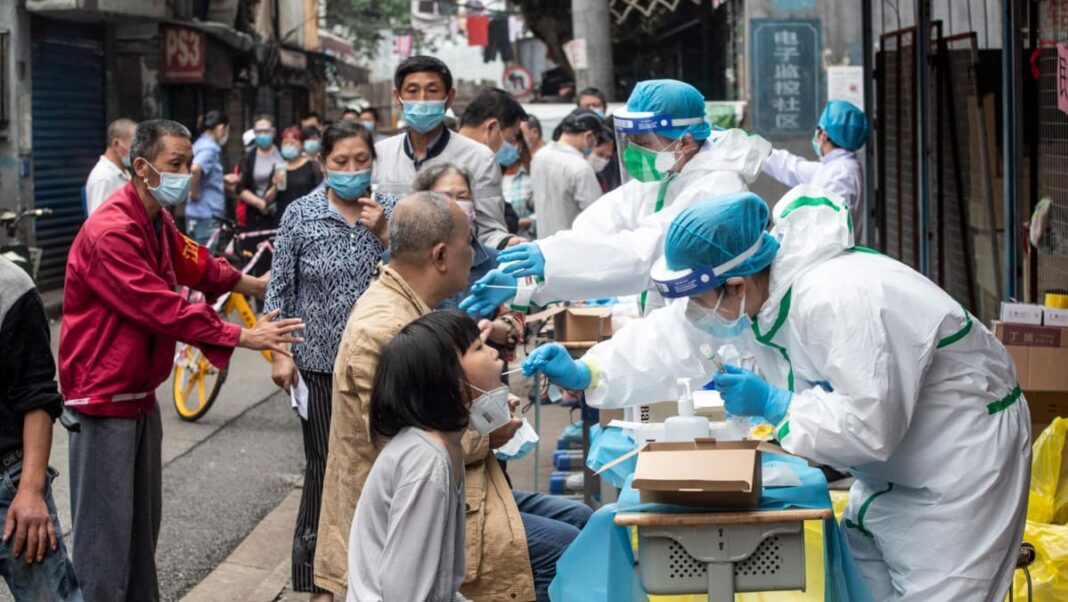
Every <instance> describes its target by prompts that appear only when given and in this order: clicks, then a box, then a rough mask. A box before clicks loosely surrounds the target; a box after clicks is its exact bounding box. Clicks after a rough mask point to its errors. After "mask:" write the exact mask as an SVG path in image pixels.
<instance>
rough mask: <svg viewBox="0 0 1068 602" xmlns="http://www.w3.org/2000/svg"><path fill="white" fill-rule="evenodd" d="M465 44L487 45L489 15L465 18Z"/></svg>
mask: <svg viewBox="0 0 1068 602" xmlns="http://www.w3.org/2000/svg"><path fill="white" fill-rule="evenodd" d="M467 45H468V46H482V47H483V48H485V47H486V46H488V45H489V17H486V16H481V15H478V16H472V17H468V18H467Z"/></svg>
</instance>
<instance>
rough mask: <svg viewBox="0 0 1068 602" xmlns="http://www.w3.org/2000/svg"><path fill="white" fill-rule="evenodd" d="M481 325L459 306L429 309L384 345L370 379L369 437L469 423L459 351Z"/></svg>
mask: <svg viewBox="0 0 1068 602" xmlns="http://www.w3.org/2000/svg"><path fill="white" fill-rule="evenodd" d="M478 336H479V332H478V325H476V324H475V321H474V320H472V319H471V318H470V317H468V316H467V315H466V314H464V313H462V312H459V311H451V310H442V311H434V312H431V313H429V314H427V315H425V316H423V317H421V318H419V319H417V320H416V321H414V322H412V323H411V324H408V325H407V326H405V327H404V328H402V329H401V331H400V332H398V333H397V336H395V337H393V340H392V341H390V342H389V344H388V345H386V347H385V349H383V350H382V355H381V356H380V357H379V360H378V368H377V369H376V370H375V377H374V381H373V383H372V385H371V411H370V430H371V440H372V442H373V443H374V445H375V446H376V447H380V446H381V443H382V439H390V438H392V437H394V436H396V434H397V433H399V432H400V431H401V429H403V428H405V427H409V426H414V427H417V428H420V429H424V430H435V431H459V430H462V429H465V428H467V419H468V415H469V410H468V404H467V400H466V398H465V395H464V393H463V391H464V387H463V386H462V385H461V382H462V380H463V378H464V370H463V367H462V366H461V365H460V356H461V355H463V354H464V353H465V352H466V351H467V348H468V347H470V346H471V343H474V342H475V340H476V339H478Z"/></svg>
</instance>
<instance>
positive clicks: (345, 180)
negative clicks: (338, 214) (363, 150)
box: [326, 169, 371, 202]
mask: <svg viewBox="0 0 1068 602" xmlns="http://www.w3.org/2000/svg"><path fill="white" fill-rule="evenodd" d="M370 186H371V170H370V169H364V170H362V171H330V170H327V172H326V187H327V188H329V189H330V190H333V191H334V194H335V195H337V197H338V198H339V199H341V200H343V201H349V202H351V201H355V200H356V199H358V198H360V195H361V194H363V193H364V192H366V191H367V188H368V187H370Z"/></svg>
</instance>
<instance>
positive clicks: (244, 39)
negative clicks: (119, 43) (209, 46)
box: [160, 19, 256, 52]
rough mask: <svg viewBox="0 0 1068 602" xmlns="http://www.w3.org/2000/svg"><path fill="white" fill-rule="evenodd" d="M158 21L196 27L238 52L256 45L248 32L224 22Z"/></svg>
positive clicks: (194, 20)
mask: <svg viewBox="0 0 1068 602" xmlns="http://www.w3.org/2000/svg"><path fill="white" fill-rule="evenodd" d="M160 23H163V24H166V25H175V26H178V27H188V28H190V29H196V30H198V31H203V32H204V33H206V34H208V35H210V36H212V37H213V38H215V39H217V40H219V41H220V42H222V43H224V44H226V45H227V46H229V47H231V48H233V49H235V50H238V51H240V52H248V51H250V50H252V49H253V48H255V47H256V40H255V39H254V38H253V37H252V36H251V35H249V34H247V33H245V32H242V31H238V30H236V29H234V28H233V27H230V26H229V25H226V24H225V23H217V22H215V21H199V20H196V19H193V20H192V21H175V20H170V19H167V20H163V21H160Z"/></svg>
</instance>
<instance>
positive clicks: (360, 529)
mask: <svg viewBox="0 0 1068 602" xmlns="http://www.w3.org/2000/svg"><path fill="white" fill-rule="evenodd" d="M451 473H452V468H451V462H450V460H449V454H448V452H447V451H446V450H445V448H444V447H443V446H442V445H441V444H440V443H439V442H437V441H435V440H434V439H433V438H432V437H431V436H430V435H429V434H427V433H426V432H424V431H422V430H420V429H417V428H406V429H404V430H402V431H401V432H400V433H398V434H397V436H396V437H394V438H393V439H392V440H390V442H389V443H387V444H386V446H385V447H384V448H382V452H381V453H380V454H378V458H376V459H375V463H374V465H373V466H372V467H371V473H370V474H369V475H368V477H367V482H366V484H364V487H363V492H362V493H361V494H360V501H359V503H358V504H357V505H356V515H355V517H354V518H353V520H352V530H351V531H350V532H349V591H348V602H394V601H399V600H404V601H405V602H423V601H426V602H452V601H454V600H459V599H462V598H461V597H458V596H457V592H458V591H459V589H460V584H462V583H463V580H464V571H465V569H464V527H465V524H464V519H465V516H464V477H463V473H462V472H461V473H460V474H459V475H452V474H451Z"/></svg>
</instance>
